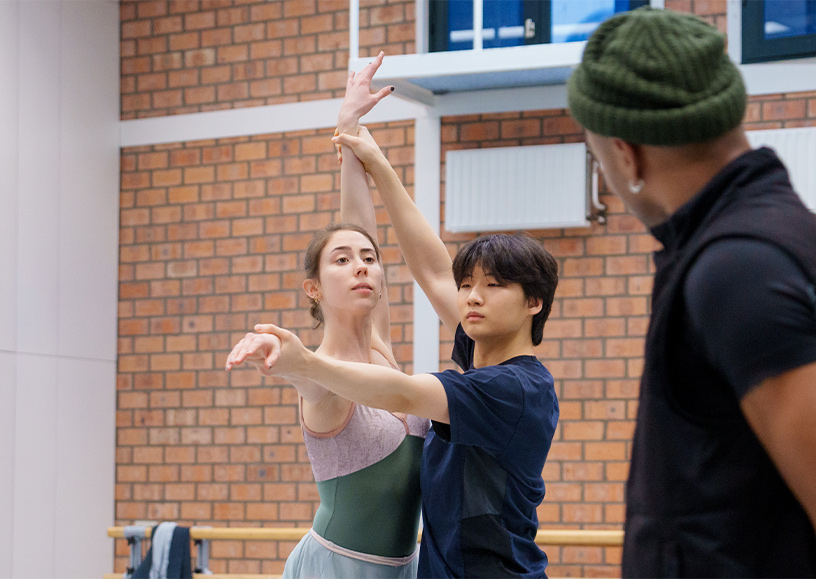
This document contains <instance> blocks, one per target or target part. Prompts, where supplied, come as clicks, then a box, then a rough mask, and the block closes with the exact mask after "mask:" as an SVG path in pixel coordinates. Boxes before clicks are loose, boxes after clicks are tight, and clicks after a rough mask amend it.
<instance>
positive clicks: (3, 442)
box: [0, 351, 17, 577]
mask: <svg viewBox="0 0 816 579" xmlns="http://www.w3.org/2000/svg"><path fill="white" fill-rule="evenodd" d="M16 389H17V356H16V355H15V354H12V353H9V352H3V351H0V577H11V552H12V548H13V546H14V542H13V538H14V495H15V493H14V469H12V468H9V467H10V465H12V464H14V444H15V437H14V428H15V417H14V415H15V412H16V404H15V400H14V399H15V391H16Z"/></svg>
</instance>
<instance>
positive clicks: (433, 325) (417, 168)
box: [414, 115, 442, 374]
mask: <svg viewBox="0 0 816 579" xmlns="http://www.w3.org/2000/svg"><path fill="white" fill-rule="evenodd" d="M441 140H442V137H441V119H440V118H439V117H438V116H435V115H427V116H422V117H420V118H418V119H417V121H416V125H415V129H414V201H415V203H416V204H417V207H418V208H419V210H420V211H421V212H422V215H424V216H425V219H427V220H428V222H429V223H430V224H431V227H433V228H434V231H435V232H436V233H439V183H440V174H439V172H440V170H439V159H440V158H441V157H440V155H441V151H440V146H441V145H440V143H441ZM437 370H439V317H437V315H436V312H435V311H434V309H433V306H431V303H430V302H429V301H428V298H427V297H426V296H425V294H424V293H423V292H422V290H421V289H420V287H419V285H418V284H417V283H416V282H414V373H415V374H417V373H420V372H436V371H437Z"/></svg>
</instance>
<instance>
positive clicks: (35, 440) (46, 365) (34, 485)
mask: <svg viewBox="0 0 816 579" xmlns="http://www.w3.org/2000/svg"><path fill="white" fill-rule="evenodd" d="M57 367H58V362H57V360H56V358H54V357H53V356H32V355H26V354H20V355H18V356H17V392H16V405H15V407H16V412H15V422H16V425H15V429H14V440H15V453H14V462H13V465H14V490H15V496H14V515H13V516H14V539H13V545H14V549H13V552H12V577H15V578H19V579H24V578H29V577H31V578H42V577H55V576H56V575H55V571H56V568H55V566H54V563H55V561H54V550H55V549H54V543H55V539H56V532H57V521H56V518H55V512H56V491H57V488H56V482H57V481H56V475H57V377H58V376H57ZM65 530H66V531H67V530H68V529H65ZM66 536H70V535H66ZM63 540H64V539H63Z"/></svg>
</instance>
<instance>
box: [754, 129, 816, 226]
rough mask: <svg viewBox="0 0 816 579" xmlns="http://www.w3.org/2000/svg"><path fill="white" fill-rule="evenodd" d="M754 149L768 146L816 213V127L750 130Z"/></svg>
mask: <svg viewBox="0 0 816 579" xmlns="http://www.w3.org/2000/svg"><path fill="white" fill-rule="evenodd" d="M746 134H747V135H748V140H749V141H750V143H751V146H753V147H759V146H762V145H765V146H768V147H770V148H772V149H774V150H775V151H776V154H777V155H779V158H780V159H782V162H783V163H785V166H786V167H787V168H788V172H789V173H790V178H791V183H792V184H793V188H794V189H795V190H796V192H797V193H799V195H801V197H802V200H803V201H804V202H805V205H807V206H808V207H809V208H810V210H811V211H816V127H806V128H797V129H773V130H768V131H747V132H746Z"/></svg>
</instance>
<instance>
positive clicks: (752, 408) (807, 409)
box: [740, 362, 816, 529]
mask: <svg viewBox="0 0 816 579" xmlns="http://www.w3.org/2000/svg"><path fill="white" fill-rule="evenodd" d="M740 406H741V408H742V412H743V413H744V414H745V417H746V419H747V420H748V424H750V425H751V428H752V429H753V430H754V433H756V435H757V437H758V438H759V441H760V442H761V443H762V445H763V446H764V447H765V450H767V451H768V454H769V455H770V456H771V459H772V460H773V461H774V464H776V467H777V468H778V469H779V472H780V473H781V474H782V478H784V479H785V482H786V483H788V487H790V489H791V491H793V494H794V495H795V496H796V498H797V499H799V502H800V503H802V506H803V507H804V508H805V511H806V512H807V514H808V516H809V517H810V522H811V524H812V525H813V528H814V529H816V482H814V481H816V427H814V421H813V417H814V416H816V362H815V363H813V364H808V365H806V366H800V367H799V368H795V369H793V370H790V371H788V372H785V373H783V374H780V375H779V376H775V377H773V378H768V379H767V380H765V381H763V382H762V383H761V384H760V385H759V386H757V387H756V388H754V389H753V390H751V391H750V392H748V394H746V395H745V396H744V397H743V398H742V400H741V402H740Z"/></svg>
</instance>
